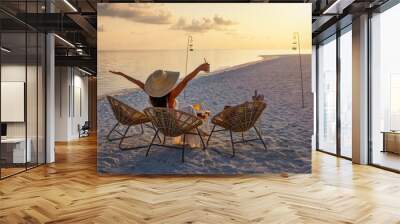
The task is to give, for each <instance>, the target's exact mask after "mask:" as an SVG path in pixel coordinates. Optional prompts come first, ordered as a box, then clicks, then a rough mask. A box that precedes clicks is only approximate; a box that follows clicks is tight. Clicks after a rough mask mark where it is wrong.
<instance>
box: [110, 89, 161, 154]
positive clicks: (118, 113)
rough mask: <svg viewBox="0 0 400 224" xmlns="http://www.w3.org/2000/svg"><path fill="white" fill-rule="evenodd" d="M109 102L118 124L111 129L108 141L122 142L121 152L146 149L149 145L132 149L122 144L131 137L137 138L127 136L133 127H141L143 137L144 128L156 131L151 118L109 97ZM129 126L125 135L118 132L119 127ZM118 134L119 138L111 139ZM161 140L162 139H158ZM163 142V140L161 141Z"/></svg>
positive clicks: (120, 145)
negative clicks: (114, 134)
mask: <svg viewBox="0 0 400 224" xmlns="http://www.w3.org/2000/svg"><path fill="white" fill-rule="evenodd" d="M107 99H108V102H109V103H110V105H111V109H112V111H113V113H114V117H115V119H116V120H117V123H116V124H115V125H114V127H113V128H112V129H111V131H110V132H109V133H108V135H107V140H108V141H115V140H120V142H119V148H120V149H121V150H131V149H139V148H145V147H147V146H148V145H142V146H137V147H131V148H123V147H122V143H123V141H124V139H126V138H130V137H135V136H137V134H135V135H131V136H127V134H128V131H129V129H130V128H131V127H132V126H136V125H140V129H141V131H140V133H139V135H142V134H143V133H144V128H143V126H146V127H149V128H151V129H152V130H154V131H155V128H154V126H153V125H152V124H151V121H150V118H148V117H147V116H146V115H145V114H144V113H142V112H140V111H138V110H136V109H134V108H132V107H130V106H128V105H127V104H125V103H123V102H121V101H119V100H117V99H115V98H114V97H111V96H107ZM121 125H123V126H127V128H126V129H125V131H124V132H123V133H121V132H119V131H118V130H117V127H118V126H121ZM114 132H116V133H117V134H119V137H118V138H111V135H112V133H114ZM158 138H159V139H160V137H158ZM160 141H161V139H160Z"/></svg>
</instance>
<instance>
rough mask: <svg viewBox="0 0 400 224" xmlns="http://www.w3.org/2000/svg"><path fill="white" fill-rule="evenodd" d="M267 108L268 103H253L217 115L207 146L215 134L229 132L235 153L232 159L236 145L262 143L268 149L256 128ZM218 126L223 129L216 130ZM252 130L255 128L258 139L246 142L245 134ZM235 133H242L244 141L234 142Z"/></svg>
mask: <svg viewBox="0 0 400 224" xmlns="http://www.w3.org/2000/svg"><path fill="white" fill-rule="evenodd" d="M265 108H266V103H264V102H263V101H252V102H245V103H243V104H240V105H237V106H233V107H228V108H226V109H224V110H223V111H222V112H220V113H218V114H217V115H215V116H214V117H213V118H212V120H211V123H213V124H214V126H213V128H212V131H211V133H210V135H209V136H208V140H207V145H208V143H209V141H210V139H211V136H212V134H213V133H214V132H221V131H229V134H230V137H231V144H232V153H233V154H232V157H234V156H235V144H236V143H247V142H249V141H261V143H262V144H263V145H264V148H265V149H267V146H266V145H265V142H264V140H263V139H262V136H261V133H260V131H259V130H258V129H257V128H256V126H255V124H256V122H257V121H258V119H259V118H260V116H261V114H262V113H263V111H264V109H265ZM217 126H219V127H221V128H222V129H220V130H215V128H216V127H217ZM251 128H253V129H254V130H255V131H256V133H257V136H258V138H256V139H248V140H245V139H244V132H247V131H249V130H250V129H251ZM233 132H239V133H241V134H242V141H237V142H234V141H233V136H232V133H233Z"/></svg>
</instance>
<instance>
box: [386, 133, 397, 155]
mask: <svg viewBox="0 0 400 224" xmlns="http://www.w3.org/2000/svg"><path fill="white" fill-rule="evenodd" d="M382 134H383V150H382V152H392V153H396V154H400V132H398V131H383V132H382Z"/></svg>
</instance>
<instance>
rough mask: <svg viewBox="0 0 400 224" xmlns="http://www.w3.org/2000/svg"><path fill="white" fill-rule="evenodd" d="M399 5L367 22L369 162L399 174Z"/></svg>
mask: <svg viewBox="0 0 400 224" xmlns="http://www.w3.org/2000/svg"><path fill="white" fill-rule="evenodd" d="M398 21H400V5H396V6H394V7H392V8H390V9H388V10H387V11H384V12H383V13H380V14H376V15H374V16H373V17H372V19H371V34H372V37H371V40H372V46H371V47H372V49H371V51H372V55H371V56H372V63H371V65H372V72H371V99H370V100H371V102H370V104H371V107H370V108H371V111H370V116H371V117H370V120H371V130H370V133H371V140H372V148H371V154H370V156H371V162H372V163H373V164H375V165H378V166H382V167H386V168H389V169H394V170H398V171H399V170H400V100H399V99H400V63H399V56H398V55H399V51H400V45H399V44H398V43H399V40H398V39H399V38H398V28H397V27H398Z"/></svg>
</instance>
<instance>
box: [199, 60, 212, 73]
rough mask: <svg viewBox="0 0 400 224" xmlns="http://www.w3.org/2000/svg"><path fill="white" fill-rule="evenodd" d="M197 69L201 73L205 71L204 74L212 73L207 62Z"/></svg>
mask: <svg viewBox="0 0 400 224" xmlns="http://www.w3.org/2000/svg"><path fill="white" fill-rule="evenodd" d="M197 69H198V70H199V71H203V72H210V64H208V63H207V62H206V63H203V64H201V65H199V67H197Z"/></svg>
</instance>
